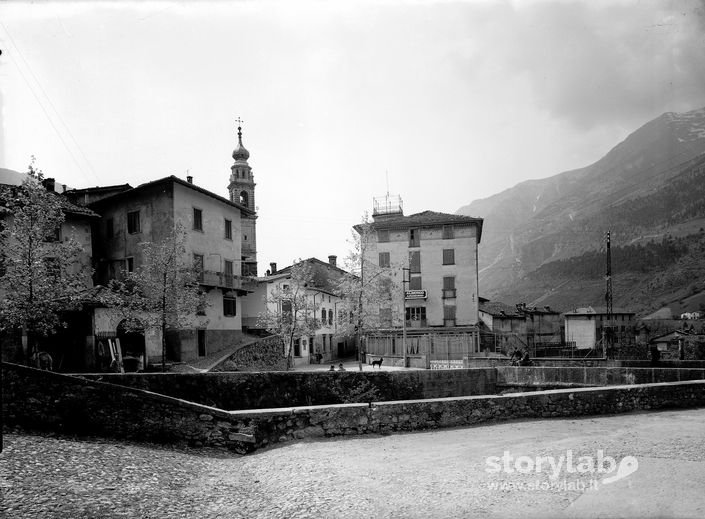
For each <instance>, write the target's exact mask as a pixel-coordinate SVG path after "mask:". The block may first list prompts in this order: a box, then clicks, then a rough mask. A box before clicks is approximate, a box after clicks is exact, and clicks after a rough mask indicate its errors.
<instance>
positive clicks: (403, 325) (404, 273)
mask: <svg viewBox="0 0 705 519" xmlns="http://www.w3.org/2000/svg"><path fill="white" fill-rule="evenodd" d="M401 272H402V276H401V277H402V279H401V287H402V294H401V295H402V316H401V348H402V350H404V367H407V366H406V285H407V283H409V280H407V274H408V275H409V276H411V269H410V268H407V267H402V269H401Z"/></svg>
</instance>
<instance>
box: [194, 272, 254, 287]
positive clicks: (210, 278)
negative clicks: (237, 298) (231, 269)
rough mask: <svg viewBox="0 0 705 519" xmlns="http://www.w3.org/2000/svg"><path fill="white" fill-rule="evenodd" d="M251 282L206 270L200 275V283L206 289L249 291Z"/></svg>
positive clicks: (231, 275) (239, 277) (232, 275)
mask: <svg viewBox="0 0 705 519" xmlns="http://www.w3.org/2000/svg"><path fill="white" fill-rule="evenodd" d="M248 281H249V280H246V279H244V278H243V277H242V276H236V275H234V274H225V273H224V272H214V271H212V270H204V271H202V272H200V273H199V275H198V282H199V283H200V284H201V285H203V286H205V287H214V288H225V289H230V290H245V291H246V290H248V285H249V283H248Z"/></svg>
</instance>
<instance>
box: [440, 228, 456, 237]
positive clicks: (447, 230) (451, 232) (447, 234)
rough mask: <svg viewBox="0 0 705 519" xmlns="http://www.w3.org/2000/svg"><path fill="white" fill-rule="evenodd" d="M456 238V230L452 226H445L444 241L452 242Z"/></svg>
mask: <svg viewBox="0 0 705 519" xmlns="http://www.w3.org/2000/svg"><path fill="white" fill-rule="evenodd" d="M453 238H455V229H453V226H452V225H444V226H443V239H444V240H452V239H453Z"/></svg>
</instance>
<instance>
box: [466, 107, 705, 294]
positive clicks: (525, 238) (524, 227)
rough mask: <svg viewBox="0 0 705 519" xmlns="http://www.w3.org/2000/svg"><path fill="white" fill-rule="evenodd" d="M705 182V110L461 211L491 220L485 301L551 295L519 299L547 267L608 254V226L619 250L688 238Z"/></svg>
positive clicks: (661, 123)
mask: <svg viewBox="0 0 705 519" xmlns="http://www.w3.org/2000/svg"><path fill="white" fill-rule="evenodd" d="M704 175H705V109H700V110H695V111H692V112H688V113H684V114H676V113H666V114H663V115H661V116H660V117H658V118H656V119H654V120H653V121H650V122H648V123H647V124H645V125H644V126H642V127H641V128H639V129H638V130H636V131H635V132H633V133H632V134H631V135H629V136H628V137H627V138H626V139H625V140H624V141H623V142H622V143H620V144H618V145H617V146H615V147H614V148H613V149H612V150H611V151H610V152H609V153H607V154H606V155H605V156H604V157H603V158H601V159H600V160H598V161H597V162H595V163H594V164H592V165H590V166H587V167H585V168H581V169H577V170H573V171H568V172H564V173H561V174H558V175H555V176H553V177H549V178H545V179H541V180H531V181H527V182H522V183H521V184H518V185H517V186H515V187H513V188H511V189H508V190H506V191H503V192H502V193H499V194H497V195H495V196H493V197H490V198H487V199H483V200H477V201H474V202H472V203H471V204H470V205H468V206H464V207H462V208H461V209H459V210H458V213H459V214H464V215H472V216H479V217H482V218H485V223H484V232H483V241H482V243H481V245H480V285H481V287H482V291H483V294H485V295H487V296H489V297H496V296H497V295H502V296H503V297H512V298H514V299H515V301H517V298H523V299H524V300H530V297H531V296H533V295H536V294H537V293H541V290H542V289H540V288H539V287H533V288H529V287H526V288H525V291H524V293H519V292H517V290H518V286H519V285H518V283H519V282H520V281H522V280H524V279H525V278H526V277H527V276H528V275H529V274H530V273H531V272H532V271H534V270H536V269H537V268H539V267H540V266H541V265H543V264H546V263H549V262H552V261H556V260H559V259H565V258H570V257H574V256H576V255H580V254H583V253H584V252H586V251H590V250H597V249H599V248H600V247H601V246H602V244H603V243H604V235H605V233H606V231H607V230H608V229H609V230H611V231H612V241H613V244H614V243H617V244H628V243H633V242H635V241H639V240H647V239H648V238H649V236H659V237H661V236H664V235H665V234H668V233H669V232H675V233H678V234H683V232H684V230H683V229H684V228H683V226H686V227H688V225H687V222H689V221H692V220H694V219H698V218H703V217H705V203H704V202H703V200H705V193H704V192H703V185H705V182H704V180H705V178H703V176H704ZM690 227H693V225H691V226H690ZM691 230H692V229H691ZM695 230H696V231H697V227H696V229H695ZM564 281H565V280H561V278H557V279H554V280H553V281H552V283H555V284H561V283H563V282H564ZM523 284H525V283H523ZM551 288H552V289H553V291H555V287H549V288H546V287H544V288H543V290H550V289H551ZM544 295H545V294H544Z"/></svg>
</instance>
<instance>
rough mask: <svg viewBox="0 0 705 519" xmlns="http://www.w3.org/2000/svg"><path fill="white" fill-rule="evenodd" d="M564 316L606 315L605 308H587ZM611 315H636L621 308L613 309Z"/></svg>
mask: <svg viewBox="0 0 705 519" xmlns="http://www.w3.org/2000/svg"><path fill="white" fill-rule="evenodd" d="M564 315H565V316H566V317H568V316H581V315H607V308H606V307H604V306H596V307H594V308H593V307H592V306H587V307H584V308H576V309H575V310H571V311H570V312H565V313H564ZM612 315H636V312H632V311H630V310H624V309H623V308H613V309H612Z"/></svg>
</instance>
